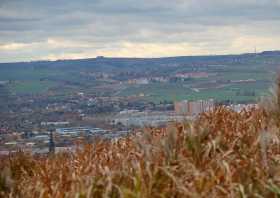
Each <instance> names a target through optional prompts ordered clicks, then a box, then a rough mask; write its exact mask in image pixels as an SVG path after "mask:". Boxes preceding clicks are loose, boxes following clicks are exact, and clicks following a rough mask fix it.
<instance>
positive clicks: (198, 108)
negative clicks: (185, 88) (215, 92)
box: [174, 99, 215, 116]
mask: <svg viewBox="0 0 280 198" xmlns="http://www.w3.org/2000/svg"><path fill="white" fill-rule="evenodd" d="M214 105H215V103H214V100H213V99H210V100H197V101H188V100H183V101H180V102H175V104H174V107H175V112H176V113H177V114H180V115H189V116H193V115H197V114H199V113H202V112H206V111H210V110H211V109H213V108H214Z"/></svg>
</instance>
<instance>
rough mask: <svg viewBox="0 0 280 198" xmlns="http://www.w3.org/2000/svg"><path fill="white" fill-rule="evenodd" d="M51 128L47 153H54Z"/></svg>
mask: <svg viewBox="0 0 280 198" xmlns="http://www.w3.org/2000/svg"><path fill="white" fill-rule="evenodd" d="M53 131H54V130H53V128H51V130H50V139H49V154H54V153H55V142H54V138H53Z"/></svg>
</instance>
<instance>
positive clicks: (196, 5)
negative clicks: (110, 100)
mask: <svg viewBox="0 0 280 198" xmlns="http://www.w3.org/2000/svg"><path fill="white" fill-rule="evenodd" d="M255 47H256V48H257V50H258V51H262V50H277V49H280V0H0V62H13V61H29V60H42V59H43V60H47V59H48V60H55V59H76V58H87V57H95V56H101V55H102V56H110V57H162V56H181V55H204V54H207V55H208V54H229V53H243V52H253V51H254V48H255Z"/></svg>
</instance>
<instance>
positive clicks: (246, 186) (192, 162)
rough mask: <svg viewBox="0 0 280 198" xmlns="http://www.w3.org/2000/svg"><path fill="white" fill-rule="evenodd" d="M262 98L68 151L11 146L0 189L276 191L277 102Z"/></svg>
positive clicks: (51, 193)
mask: <svg viewBox="0 0 280 198" xmlns="http://www.w3.org/2000/svg"><path fill="white" fill-rule="evenodd" d="M279 87H280V85H279ZM279 93H280V92H279ZM278 98H280V97H279V96H277V95H276V98H274V99H277V100H278ZM274 99H273V100H274ZM277 100H276V101H277ZM266 104H269V105H270V106H268V105H266V106H265V108H259V109H251V110H249V111H245V110H244V111H242V112H240V113H236V112H233V111H230V110H227V109H226V108H223V107H219V108H216V109H215V110H213V111H211V112H207V113H205V114H202V115H200V117H199V118H198V119H197V120H196V121H194V122H185V123H180V124H174V125H173V126H169V127H168V128H165V129H156V128H149V129H145V130H144V129H143V131H142V132H141V133H137V134H135V135H132V136H131V137H128V138H125V139H121V140H118V141H115V142H106V141H98V142H96V143H94V144H92V145H83V146H82V147H81V148H80V149H79V150H77V152H75V153H71V154H70V153H68V154H59V155H54V156H51V157H45V158H34V157H32V156H30V155H28V154H25V153H19V154H17V155H15V156H12V157H10V158H9V159H6V160H2V164H1V167H0V168H1V174H0V191H1V196H3V197H9V196H10V197H27V198H28V197H34V198H35V197H36V198H37V197H81V198H83V197H123V198H130V197H131V198H134V197H135V198H136V197H139V198H142V197H279V196H280V155H279V154H280V153H279V151H280V150H279V149H280V147H279V146H280V142H279V138H280V134H279V119H280V105H279V104H280V102H275V101H274V102H271V101H270V102H269V103H266ZM277 105H279V106H277ZM276 107H277V108H279V109H277V108H276Z"/></svg>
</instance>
